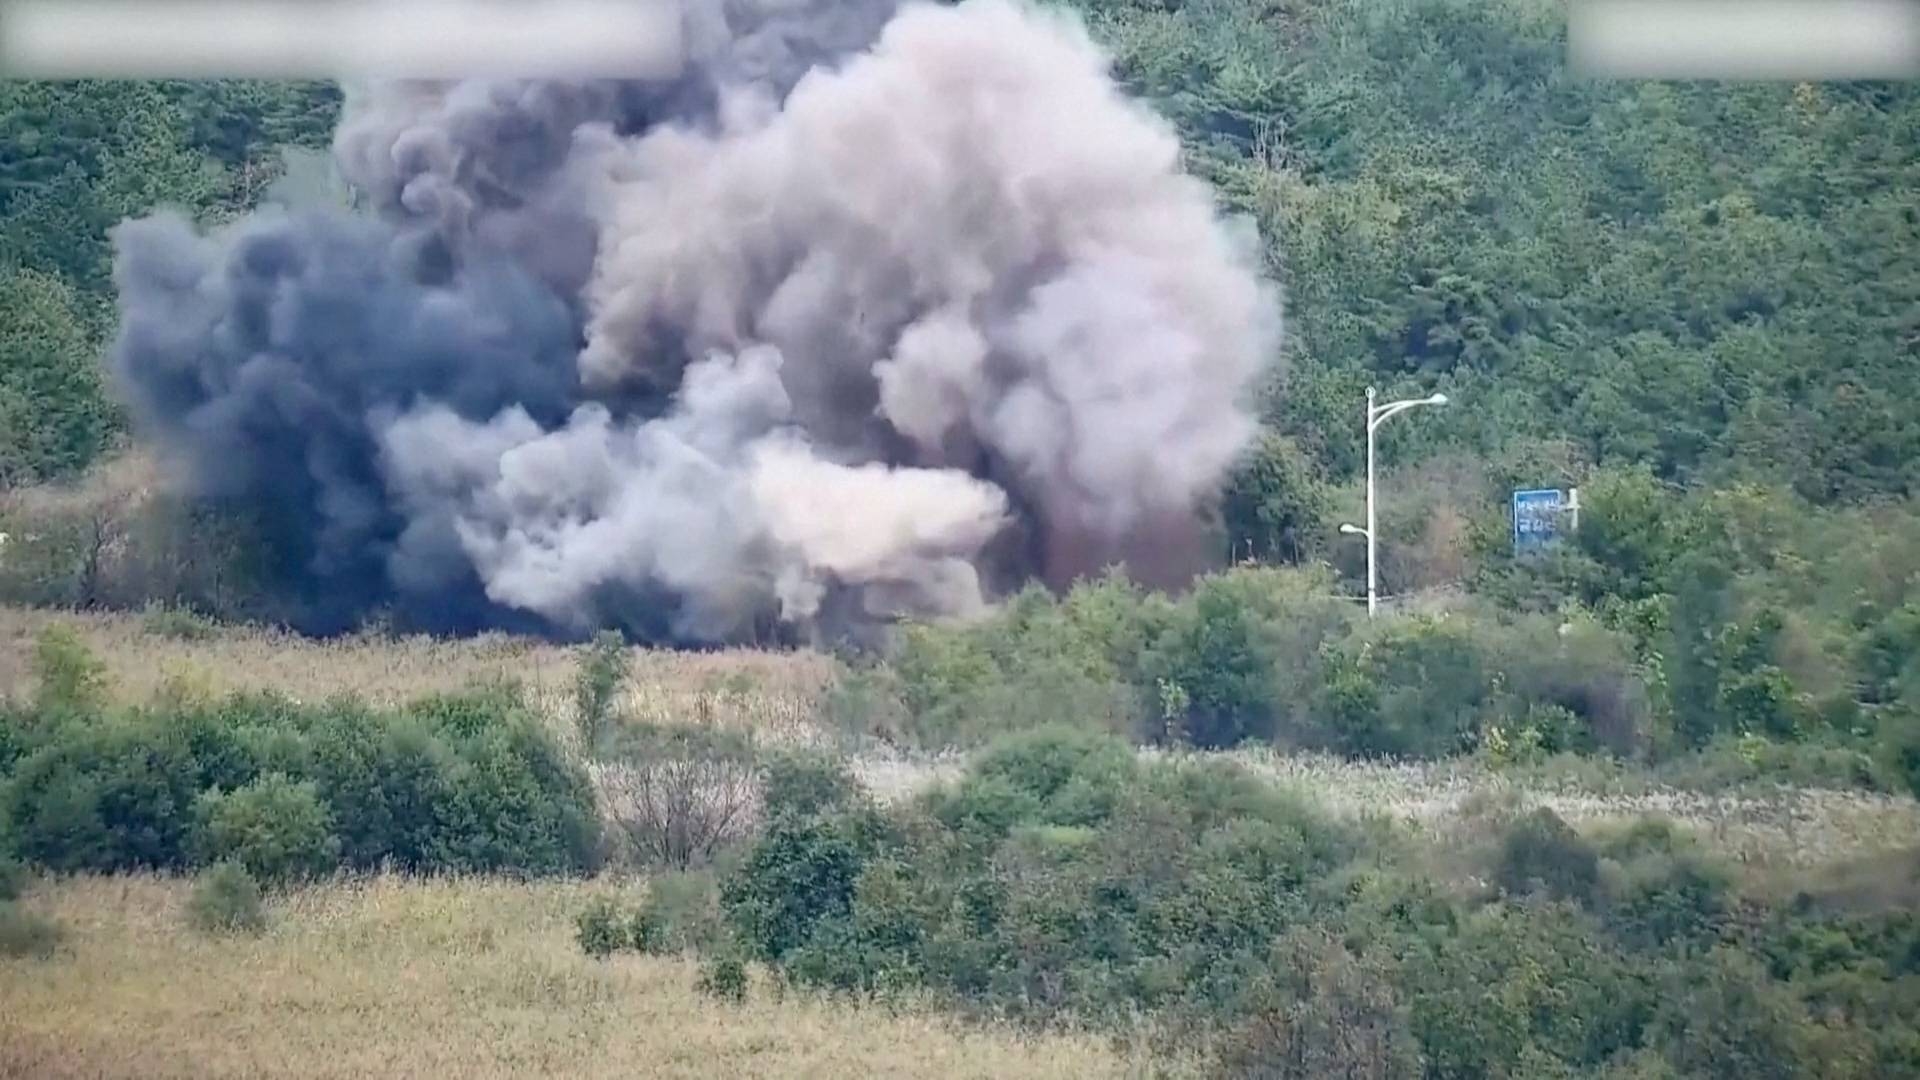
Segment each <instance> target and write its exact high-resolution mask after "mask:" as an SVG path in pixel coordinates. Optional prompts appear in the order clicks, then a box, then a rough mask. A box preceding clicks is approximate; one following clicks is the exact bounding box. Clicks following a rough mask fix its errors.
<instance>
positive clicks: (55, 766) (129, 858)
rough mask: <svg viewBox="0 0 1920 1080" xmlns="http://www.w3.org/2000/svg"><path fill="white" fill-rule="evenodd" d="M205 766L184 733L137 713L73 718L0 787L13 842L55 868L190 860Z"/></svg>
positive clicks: (110, 868) (176, 864)
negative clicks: (95, 719)
mask: <svg viewBox="0 0 1920 1080" xmlns="http://www.w3.org/2000/svg"><path fill="white" fill-rule="evenodd" d="M200 790H201V785H200V783H199V776H198V770H197V769H196V768H195V762H194V760H193V758H192V755H191V753H190V752H189V750H188V748H187V746H186V744H185V742H184V740H183V739H181V738H180V737H179V732H178V731H177V730H175V729H173V728H171V727H168V726H165V725H161V724H154V723H144V722H140V721H138V720H112V721H103V722H101V723H98V724H84V725H83V724H73V725H67V726H65V727H63V728H62V729H61V730H60V732H59V733H58V734H57V735H55V736H52V737H49V738H48V739H46V740H44V741H43V744H42V745H41V746H40V747H39V748H38V749H36V750H34V751H33V752H31V753H29V754H28V755H27V756H26V757H25V758H23V759H21V760H20V762H19V763H18V764H17V765H16V766H15V768H14V772H13V775H12V776H11V777H10V778H9V779H8V780H7V782H6V784H5V787H4V789H3V790H0V806H4V813H5V816H6V818H7V820H8V821H9V822H10V823H11V824H12V827H13V829H14V837H13V843H14V848H15V850H16V851H18V853H19V854H20V855H21V856H22V857H24V858H25V859H27V860H28V861H29V862H33V863H37V864H39V865H41V866H44V867H46V868H47V869H49V870H54V871H60V872H70V871H79V870H97V871H117V870H133V869H141V868H173V867H180V866H184V865H186V864H187V863H188V862H189V861H190V860H189V858H188V856H189V850H188V841H189V838H190V829H191V826H192V820H193V815H192V808H193V801H194V798H195V797H196V796H197V795H198V794H199V792H200Z"/></svg>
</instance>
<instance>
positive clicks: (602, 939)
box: [574, 896, 634, 960]
mask: <svg viewBox="0 0 1920 1080" xmlns="http://www.w3.org/2000/svg"><path fill="white" fill-rule="evenodd" d="M574 940H575V941H577V942H579V943H580V951H581V952H584V953H586V954H587V955H588V956H591V957H593V958H594V959H596V960H604V959H606V958H607V957H609V956H612V955H613V954H614V953H616V952H621V951H623V950H625V949H629V948H632V947H633V944H634V941H633V935H632V933H631V924H630V923H629V920H628V918H627V914H626V909H624V908H622V907H621V906H620V903H619V902H618V901H616V900H613V899H610V898H608V897H604V896H602V897H597V898H595V899H594V901H593V902H592V903H590V904H588V905H587V907H586V910H584V911H582V912H581V913H580V914H579V916H578V917H576V918H575V919H574Z"/></svg>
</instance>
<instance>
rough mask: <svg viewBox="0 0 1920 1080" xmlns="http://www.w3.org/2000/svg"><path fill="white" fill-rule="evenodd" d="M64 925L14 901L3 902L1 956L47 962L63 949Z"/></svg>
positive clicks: (0, 928) (1, 913)
mask: <svg viewBox="0 0 1920 1080" xmlns="http://www.w3.org/2000/svg"><path fill="white" fill-rule="evenodd" d="M64 936H65V935H64V934H63V932H62V931H61V929H60V924H58V923H56V922H54V921H53V920H52V919H49V918H47V917H46V916H44V915H36V914H34V913H33V912H31V911H28V910H27V909H25V908H23V907H21V906H20V905H19V904H17V903H15V902H13V901H11V900H0V956H9V957H17V958H22V959H34V960H44V959H46V958H47V957H49V956H52V955H53V953H54V950H55V949H58V948H59V947H60V940H61V938H62V937H64Z"/></svg>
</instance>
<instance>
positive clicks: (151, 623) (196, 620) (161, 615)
mask: <svg viewBox="0 0 1920 1080" xmlns="http://www.w3.org/2000/svg"><path fill="white" fill-rule="evenodd" d="M140 625H141V627H142V628H143V629H145V630H146V632H147V633H149V634H153V635H155V636H156V637H164V638H172V639H174V640H176V641H204V640H206V639H208V638H210V637H212V636H213V635H214V633H215V632H216V631H217V630H218V629H219V628H218V627H217V626H216V625H215V624H214V622H213V620H212V619H209V618H207V617H206V616H205V615H202V614H200V613H199V612H197V611H195V610H193V609H192V608H190V607H169V606H167V605H165V604H162V603H157V602H156V603H150V604H148V605H147V608H146V611H145V612H144V613H143V614H142V615H141V618H140Z"/></svg>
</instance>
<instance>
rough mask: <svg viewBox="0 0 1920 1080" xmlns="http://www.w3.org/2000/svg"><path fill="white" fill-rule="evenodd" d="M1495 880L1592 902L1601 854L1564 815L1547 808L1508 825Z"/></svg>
mask: <svg viewBox="0 0 1920 1080" xmlns="http://www.w3.org/2000/svg"><path fill="white" fill-rule="evenodd" d="M1495 880H1496V882H1497V883H1498V884H1499V886H1500V887H1501V888H1502V889H1504V890H1506V891H1507V892H1509V893H1511V894H1514V895H1516V896H1518V895H1523V894H1525V893H1528V892H1532V891H1534V890H1535V889H1539V890H1543V891H1545V892H1547V893H1549V894H1551V895H1553V896H1556V897H1560V898H1563V899H1569V900H1578V901H1583V902H1585V901H1591V900H1592V898H1593V895H1594V892H1595V890H1596V889H1597V888H1598V887H1599V884H1600V857H1599V854H1598V853H1597V852H1595V851H1594V849H1593V847H1592V845H1590V844H1588V843H1587V842H1586V841H1585V840H1583V839H1582V838H1581V837H1580V835H1579V834H1578V833H1576V832H1574V831H1573V829H1572V828H1571V827H1570V826H1568V825H1567V823H1566V822H1565V821H1563V820H1561V818H1560V816H1559V815H1558V814H1555V813H1554V812H1553V811H1551V810H1548V809H1546V808H1545V807H1542V808H1540V809H1538V810H1535V811H1534V812H1532V813H1531V814H1528V815H1527V816H1526V817H1523V818H1521V819H1520V820H1519V821H1517V822H1515V823H1514V824H1513V826H1512V827H1511V828H1509V829H1508V830H1507V835H1506V837H1505V838H1504V839H1503V840H1502V841H1501V848H1500V858H1499V864H1498V867H1497V870H1496V874H1495Z"/></svg>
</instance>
